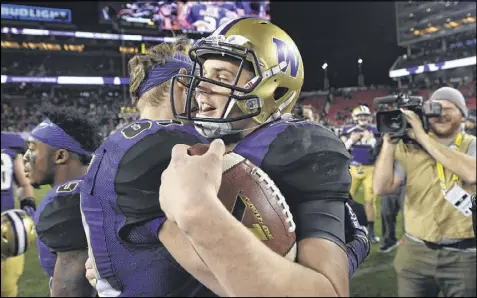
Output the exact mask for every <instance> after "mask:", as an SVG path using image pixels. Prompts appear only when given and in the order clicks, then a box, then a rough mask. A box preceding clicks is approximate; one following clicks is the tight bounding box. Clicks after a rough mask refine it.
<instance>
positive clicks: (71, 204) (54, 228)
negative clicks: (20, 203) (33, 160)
mask: <svg viewBox="0 0 477 298" xmlns="http://www.w3.org/2000/svg"><path fill="white" fill-rule="evenodd" d="M82 184H83V181H82V178H80V179H76V180H71V181H67V182H65V183H63V184H60V185H57V186H55V187H53V188H52V189H50V190H49V191H48V193H47V194H46V195H45V197H44V198H43V200H42V201H41V203H40V204H39V205H38V208H37V210H36V213H35V217H34V219H33V220H34V222H35V229H36V232H37V234H38V237H37V247H38V253H39V255H40V265H41V267H43V269H44V270H45V272H46V274H48V276H50V277H53V272H54V269H55V264H56V253H57V252H62V251H71V250H79V249H86V247H87V242H86V237H85V235H84V230H83V225H82V222H81V213H80V208H79V203H80V197H79V196H80V190H81V186H82Z"/></svg>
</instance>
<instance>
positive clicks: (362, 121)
mask: <svg viewBox="0 0 477 298" xmlns="http://www.w3.org/2000/svg"><path fill="white" fill-rule="evenodd" d="M352 116H353V120H354V122H355V124H354V125H352V126H347V127H344V128H343V133H342V136H341V140H342V141H343V142H344V143H345V146H346V149H348V150H350V152H351V154H352V156H353V159H352V160H351V168H350V171H351V176H352V179H353V181H352V184H351V189H350V194H351V196H352V197H353V198H356V194H357V192H358V190H359V187H360V186H361V185H362V186H363V190H364V200H365V208H366V217H367V218H368V230H369V239H370V241H371V243H379V237H378V236H377V235H376V232H375V231H374V221H375V219H376V196H375V195H374V191H373V170H374V162H375V156H374V154H373V148H374V147H375V146H376V138H375V137H374V136H375V134H377V133H378V131H377V129H376V128H375V127H374V126H372V125H371V111H370V110H369V108H368V107H367V106H364V105H360V106H359V107H356V108H355V109H354V110H353V113H352Z"/></svg>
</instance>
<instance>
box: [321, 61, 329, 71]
mask: <svg viewBox="0 0 477 298" xmlns="http://www.w3.org/2000/svg"><path fill="white" fill-rule="evenodd" d="M327 67H328V63H326V62H325V64H323V66H322V67H321V68H323V69H324V70H326V68H327Z"/></svg>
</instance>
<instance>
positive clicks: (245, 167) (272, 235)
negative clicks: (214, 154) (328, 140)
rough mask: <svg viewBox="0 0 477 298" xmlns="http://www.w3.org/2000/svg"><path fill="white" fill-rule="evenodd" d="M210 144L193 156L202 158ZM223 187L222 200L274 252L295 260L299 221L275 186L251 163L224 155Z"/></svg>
mask: <svg viewBox="0 0 477 298" xmlns="http://www.w3.org/2000/svg"><path fill="white" fill-rule="evenodd" d="M208 149H209V145H204V144H197V145H195V146H193V147H191V148H190V149H189V154H190V155H202V154H204V153H205V152H207V150H208ZM222 172H223V175H222V184H221V185H220V190H219V194H218V197H219V199H220V201H221V202H222V203H223V204H224V206H225V207H226V208H227V209H228V210H229V211H230V212H231V213H232V215H233V216H234V217H235V218H236V219H237V220H239V221H241V222H242V223H243V224H244V225H245V226H246V227H247V228H248V229H249V230H250V231H251V232H252V233H253V234H254V235H255V236H256V237H257V238H258V239H260V240H261V241H263V242H264V243H265V244H266V245H267V246H268V247H269V248H270V249H272V250H273V251H275V252H276V253H278V254H280V255H282V256H284V257H286V258H287V259H289V260H291V261H295V258H296V253H297V247H296V236H295V222H294V221H293V216H292V215H291V212H290V210H289V207H288V204H287V203H286V201H285V198H284V197H283V195H282V194H281V192H280V190H279V189H278V187H277V186H276V185H275V183H274V182H273V181H272V179H270V177H268V175H267V174H266V173H265V172H264V171H262V170H261V169H260V168H259V167H257V166H256V165H254V164H253V163H252V162H251V161H249V160H247V159H245V158H244V157H243V156H241V155H238V154H236V153H233V152H228V153H226V154H225V155H224V162H223V165H222Z"/></svg>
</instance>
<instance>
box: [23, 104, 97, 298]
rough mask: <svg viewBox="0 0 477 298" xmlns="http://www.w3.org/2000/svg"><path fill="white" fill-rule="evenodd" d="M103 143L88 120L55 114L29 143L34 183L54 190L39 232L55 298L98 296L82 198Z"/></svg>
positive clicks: (39, 216) (38, 221)
mask: <svg viewBox="0 0 477 298" xmlns="http://www.w3.org/2000/svg"><path fill="white" fill-rule="evenodd" d="M100 141H101V137H100V135H99V131H98V130H97V127H96V126H95V125H94V124H93V123H91V122H90V121H89V120H88V119H86V118H82V117H78V116H77V114H76V113H75V111H73V110H67V109H55V108H50V110H49V111H48V113H47V119H45V120H44V121H43V122H42V123H40V124H39V125H37V126H36V127H35V128H34V129H33V131H32V132H31V134H30V137H29V139H28V150H27V152H26V153H25V157H24V159H25V171H26V173H27V176H28V178H29V179H30V182H31V183H32V184H36V185H51V186H52V188H51V190H50V191H48V193H47V194H46V195H45V197H44V198H43V200H42V202H41V204H40V205H39V206H38V210H37V212H36V215H35V226H36V231H37V233H38V241H37V242H38V243H37V245H38V251H39V254H40V264H41V266H42V267H43V269H44V270H45V272H46V273H47V274H48V276H50V290H51V295H52V296H53V297H57V296H79V297H91V296H92V295H94V294H95V291H94V289H92V288H91V286H90V285H89V284H88V282H87V280H86V278H85V276H84V274H85V269H84V263H85V261H86V259H87V257H88V253H87V241H86V238H85V234H84V230H83V225H82V221H81V213H80V208H79V205H80V196H79V194H80V189H81V185H82V178H83V176H84V175H85V173H86V171H87V167H88V164H89V161H90V159H91V152H92V151H93V150H94V149H95V148H96V147H97V146H99V144H100Z"/></svg>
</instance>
